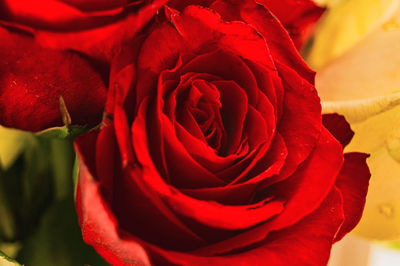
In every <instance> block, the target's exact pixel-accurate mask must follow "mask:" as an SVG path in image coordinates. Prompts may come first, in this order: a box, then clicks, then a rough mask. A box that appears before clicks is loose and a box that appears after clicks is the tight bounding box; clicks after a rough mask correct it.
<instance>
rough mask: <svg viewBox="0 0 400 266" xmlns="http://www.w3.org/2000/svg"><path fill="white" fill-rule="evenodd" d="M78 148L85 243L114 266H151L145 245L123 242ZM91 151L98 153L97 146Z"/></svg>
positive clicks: (79, 200)
mask: <svg viewBox="0 0 400 266" xmlns="http://www.w3.org/2000/svg"><path fill="white" fill-rule="evenodd" d="M82 141H83V139H82ZM75 148H76V151H77V154H78V162H79V177H78V186H77V191H76V208H77V213H78V217H79V223H80V225H81V229H82V234H83V239H84V240H85V242H86V243H88V244H89V245H91V246H93V247H94V248H95V249H96V251H97V252H98V253H99V254H100V255H102V256H103V257H104V258H105V259H106V260H107V261H108V262H109V263H110V264H111V265H132V264H138V265H151V264H150V261H149V257H148V255H147V252H146V251H145V249H144V248H143V247H142V246H141V245H139V244H138V243H136V242H133V241H126V240H123V239H121V238H120V236H119V234H118V230H119V228H118V224H117V221H116V219H115V217H114V215H113V214H112V212H111V210H110V207H109V206H108V204H107V203H106V202H105V201H104V200H103V198H102V193H101V191H100V186H99V183H98V182H97V181H96V180H95V179H94V178H93V175H92V172H90V171H89V169H88V167H87V166H86V164H85V161H86V160H85V159H84V158H83V157H84V156H85V155H84V153H85V151H84V150H82V149H81V148H80V144H76V145H75ZM91 148H92V149H94V146H92V147H91ZM85 150H86V149H85Z"/></svg>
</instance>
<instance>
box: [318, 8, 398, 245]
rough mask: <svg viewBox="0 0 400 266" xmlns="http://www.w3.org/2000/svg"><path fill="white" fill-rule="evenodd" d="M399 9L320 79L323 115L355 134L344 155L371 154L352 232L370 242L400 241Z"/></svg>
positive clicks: (320, 74)
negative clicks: (342, 120)
mask: <svg viewBox="0 0 400 266" xmlns="http://www.w3.org/2000/svg"><path fill="white" fill-rule="evenodd" d="M399 29H400V9H398V10H397V13H395V14H394V15H392V16H391V17H388V18H387V20H386V21H385V22H384V23H382V26H381V27H378V28H377V29H375V30H374V31H373V32H372V33H370V34H369V35H368V36H367V37H365V38H363V39H362V40H361V41H360V42H359V43H358V44H357V45H355V46H354V47H353V48H351V49H350V50H348V51H347V52H346V53H344V54H343V55H342V56H341V57H339V58H336V59H334V60H333V61H331V63H330V64H329V65H327V66H326V67H324V68H322V69H321V71H320V72H318V74H317V83H316V85H317V89H318V92H319V93H320V95H321V98H322V100H323V101H324V104H323V106H324V112H326V113H333V112H336V113H340V114H342V115H344V116H345V117H346V119H347V120H348V121H349V123H350V125H351V127H352V129H353V130H354V132H355V135H354V138H353V139H352V141H351V142H350V143H349V145H348V146H347V147H346V151H349V152H351V151H362V152H366V153H369V154H371V156H370V158H368V160H367V162H368V165H369V167H370V169H371V174H372V178H371V187H370V192H369V193H368V197H367V204H366V207H365V212H364V216H363V219H362V220H361V222H360V224H359V225H358V226H357V228H356V229H355V230H354V233H355V234H356V235H358V236H362V237H366V238H368V239H372V240H399V239H400V213H399V210H400V196H399V192H398V190H399V188H400V182H399V177H400V93H399V88H400V75H399V66H400V54H399V49H400V30H399Z"/></svg>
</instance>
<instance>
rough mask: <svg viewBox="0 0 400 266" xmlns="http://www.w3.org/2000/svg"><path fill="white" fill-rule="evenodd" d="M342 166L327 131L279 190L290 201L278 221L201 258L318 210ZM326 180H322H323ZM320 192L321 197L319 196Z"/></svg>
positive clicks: (261, 236) (208, 250)
mask: <svg viewBox="0 0 400 266" xmlns="http://www.w3.org/2000/svg"><path fill="white" fill-rule="evenodd" d="M325 156H329V158H328V157H325ZM341 165H342V149H341V147H340V144H339V143H338V142H337V141H336V140H335V139H334V138H333V136H331V135H330V134H329V132H328V131H327V130H326V129H324V130H323V131H322V134H321V137H320V139H319V143H318V145H317V146H316V149H315V150H314V151H313V153H311V155H310V157H309V158H308V159H307V161H306V162H305V163H303V164H302V166H301V167H300V168H299V169H298V170H297V171H296V173H295V174H294V175H293V176H291V177H290V178H289V179H287V180H285V181H284V182H285V183H283V182H281V183H280V184H278V185H277V186H276V188H272V189H273V191H274V189H277V190H278V191H279V192H280V195H284V197H286V198H288V199H289V200H288V202H286V204H285V210H284V211H283V212H282V213H281V214H280V215H278V216H277V217H276V218H275V219H272V220H271V221H269V222H267V223H264V224H262V225H259V226H258V227H255V228H254V229H251V230H249V231H247V232H245V233H242V234H239V235H238V236H235V237H233V238H231V239H229V240H226V241H221V242H219V243H217V244H214V245H210V246H208V247H207V248H205V249H203V250H199V252H201V254H220V253H226V252H229V251H232V250H235V249H239V248H242V247H245V246H247V245H250V244H253V243H257V242H259V241H262V240H263V239H264V238H265V237H266V236H267V235H268V234H269V233H270V232H271V231H273V230H281V229H283V228H285V227H288V226H290V225H293V224H294V223H296V222H298V221H299V220H300V219H302V218H303V217H305V216H306V215H308V214H309V213H311V212H312V211H313V210H315V209H316V208H318V206H319V204H320V203H321V202H322V201H323V200H324V198H325V197H326V195H327V193H328V192H329V191H330V189H331V188H332V187H333V186H334V182H335V180H336V176H337V174H338V173H339V171H340V168H341ZM322 176H323V178H322ZM317 192H318V193H317Z"/></svg>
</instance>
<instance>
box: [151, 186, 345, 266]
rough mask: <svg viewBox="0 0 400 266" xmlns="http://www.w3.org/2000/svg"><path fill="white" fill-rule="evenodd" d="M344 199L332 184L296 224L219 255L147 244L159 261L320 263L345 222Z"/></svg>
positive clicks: (195, 264) (195, 265) (195, 263)
mask: <svg viewBox="0 0 400 266" xmlns="http://www.w3.org/2000/svg"><path fill="white" fill-rule="evenodd" d="M341 207H342V199H341V196H340V193H339V192H338V191H337V190H336V189H335V188H333V189H332V190H331V191H330V192H329V194H328V195H327V197H326V198H325V199H324V201H323V202H322V203H321V205H320V206H319V207H318V209H316V210H315V211H314V212H313V213H311V214H310V215H308V216H307V217H305V218H304V219H302V220H301V221H299V222H298V223H296V224H295V225H293V226H291V227H289V228H286V229H283V230H281V231H277V232H273V233H271V234H270V235H269V237H268V238H266V239H265V240H264V241H263V242H262V243H260V244H259V245H256V246H254V247H253V248H251V249H250V250H248V251H242V252H240V251H239V252H238V253H237V254H235V253H233V254H229V255H219V256H200V255H194V254H188V253H180V252H174V251H167V250H163V249H160V248H158V247H156V246H152V245H147V248H148V251H149V254H150V256H151V257H152V260H153V261H154V263H156V264H157V263H158V264H160V265H170V264H171V265H185V266H189V265H190V266H202V265H215V266H217V265H264V264H265V263H266V262H267V263H268V265H274V266H275V265H277V266H287V265H292V264H293V262H295V265H299V266H320V265H326V264H327V262H328V259H329V255H330V250H331V247H332V244H333V238H334V236H335V234H336V232H337V229H338V228H339V227H340V224H341V223H342V222H343V212H342V208H341Z"/></svg>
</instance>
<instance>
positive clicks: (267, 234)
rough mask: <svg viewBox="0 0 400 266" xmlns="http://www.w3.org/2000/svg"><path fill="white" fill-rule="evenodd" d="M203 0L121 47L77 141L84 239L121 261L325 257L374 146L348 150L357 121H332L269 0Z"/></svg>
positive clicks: (350, 215) (349, 220)
mask: <svg viewBox="0 0 400 266" xmlns="http://www.w3.org/2000/svg"><path fill="white" fill-rule="evenodd" d="M201 2H202V1H198V3H197V2H196V3H195V4H197V5H190V6H187V7H186V6H185V5H183V3H180V2H179V1H175V2H174V1H172V4H171V6H169V5H168V6H165V7H164V8H162V9H160V11H159V12H158V15H157V16H156V17H155V19H154V20H153V22H152V23H151V24H150V25H149V26H148V27H147V28H146V29H145V30H143V31H142V32H141V34H140V35H138V36H136V37H135V39H134V40H132V41H130V42H128V43H126V44H125V46H124V47H122V48H121V49H120V51H119V53H118V54H117V55H116V56H115V57H114V58H113V60H112V65H111V76H110V87H109V90H108V95H107V103H106V113H107V115H106V116H105V118H104V120H103V123H102V126H101V128H100V129H98V130H94V131H91V132H90V133H87V134H84V135H82V136H80V137H78V139H77V140H76V142H75V147H76V150H77V153H78V158H79V163H80V169H81V170H80V172H79V178H78V188H77V189H78V191H77V198H76V205H77V210H78V215H79V219H80V224H81V227H82V233H83V237H84V239H85V241H86V242H87V243H88V244H90V245H92V246H93V247H94V248H95V249H96V250H97V251H98V252H99V253H100V254H101V255H102V256H103V257H104V258H105V259H106V260H107V261H108V262H109V263H111V264H113V265H133V264H139V265H140V264H143V265H263V264H266V263H270V264H271V265H291V264H292V263H293V261H296V262H297V265H325V264H326V263H327V261H328V258H329V254H330V249H331V246H332V244H333V243H334V241H335V240H338V239H340V238H341V237H342V236H343V235H344V234H346V233H347V232H348V231H350V230H351V229H352V228H353V227H354V226H355V225H356V223H357V221H358V219H359V216H360V215H361V213H362V209H363V204H364V199H365V194H366V190H367V187H368V179H369V172H368V168H367V167H366V164H365V159H366V155H365V154H352V155H348V156H346V157H345V158H344V156H343V147H342V145H341V142H339V141H338V139H339V140H340V141H342V139H341V138H340V136H346V137H347V136H351V132H350V133H349V132H348V130H349V127H348V125H347V124H346V122H345V121H344V120H343V121H342V120H340V119H338V121H335V120H332V121H333V122H332V123H334V122H335V123H339V124H340V125H342V126H341V127H335V126H332V127H331V128H330V127H328V129H330V130H328V129H327V128H325V127H324V125H323V122H324V121H323V119H322V116H321V105H320V100H319V97H318V95H317V92H316V90H315V88H314V72H312V71H311V70H310V69H309V68H308V67H307V65H306V64H305V63H304V62H303V61H302V59H301V58H300V56H299V54H298V53H297V50H296V49H295V46H294V44H293V42H292V41H291V40H290V37H289V35H288V32H287V31H286V30H285V29H284V28H283V26H282V25H281V23H280V22H279V21H278V20H277V19H276V18H275V17H274V15H272V13H271V12H270V11H269V10H268V9H266V8H265V6H264V5H257V4H256V3H255V2H253V1H210V3H209V4H207V5H204V6H199V4H202V3H201ZM203 2H207V1H203ZM182 5H183V6H182ZM228 17H230V18H231V19H227V18H228ZM236 18H240V19H239V20H238V19H236ZM336 128H337V129H338V130H342V131H343V132H340V133H337V132H334V131H333V129H336ZM335 136H338V137H337V138H338V139H336V138H335ZM354 169H357V170H354ZM91 206H95V207H93V208H92V207H91Z"/></svg>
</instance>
